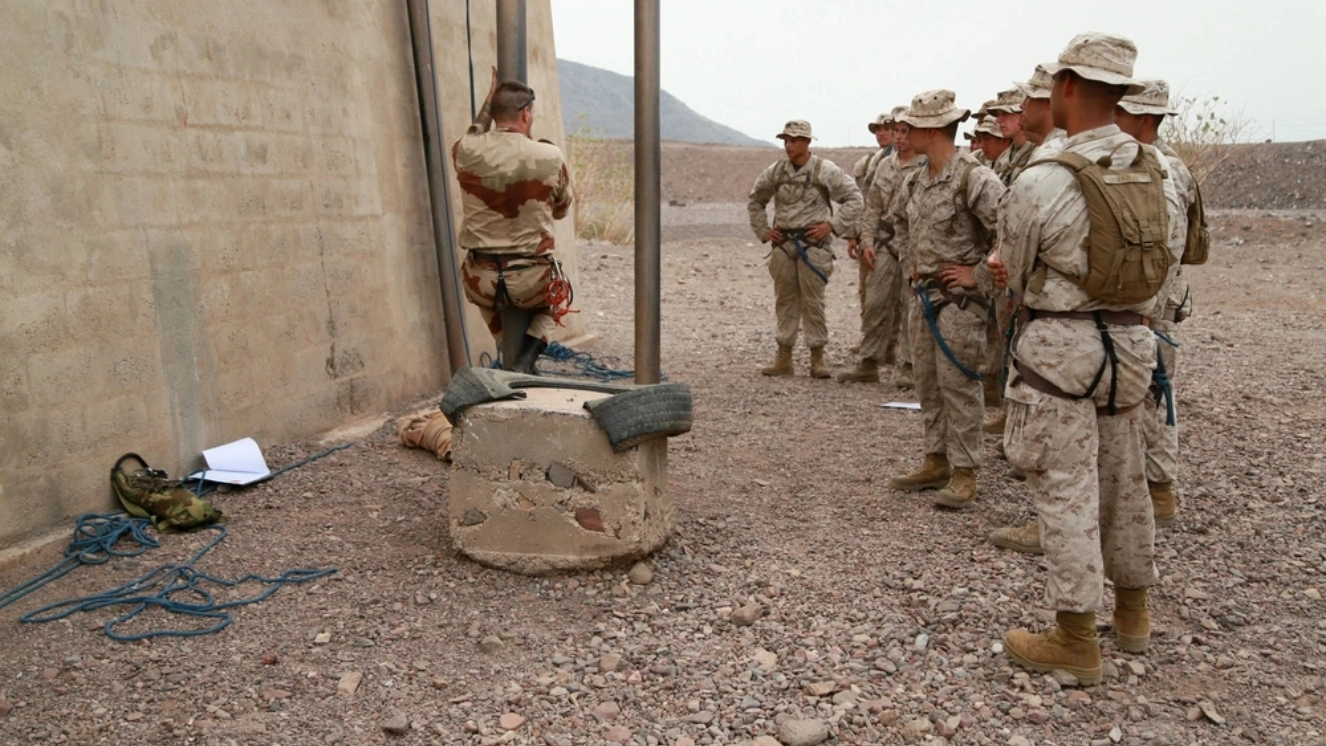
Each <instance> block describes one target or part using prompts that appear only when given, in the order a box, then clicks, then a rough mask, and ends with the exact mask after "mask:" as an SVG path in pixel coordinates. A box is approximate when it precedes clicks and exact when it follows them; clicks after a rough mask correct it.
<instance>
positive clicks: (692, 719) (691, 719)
mask: <svg viewBox="0 0 1326 746" xmlns="http://www.w3.org/2000/svg"><path fill="white" fill-rule="evenodd" d="M682 720H684V721H686V722H688V723H699V724H700V725H708V724H710V723H712V722H714V711H713V710H700V711H699V712H692V713H691V714H689V715H687V716H686V717H683V718H682Z"/></svg>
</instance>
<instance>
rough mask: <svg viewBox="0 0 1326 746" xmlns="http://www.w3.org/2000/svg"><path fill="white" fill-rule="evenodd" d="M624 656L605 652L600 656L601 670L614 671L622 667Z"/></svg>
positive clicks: (604, 671) (605, 671)
mask: <svg viewBox="0 0 1326 746" xmlns="http://www.w3.org/2000/svg"><path fill="white" fill-rule="evenodd" d="M621 665H622V657H621V656H620V655H618V654H616V653H604V654H603V657H601V658H599V670H600V671H602V672H603V673H612V672H614V671H616V670H617V669H618V668H621Z"/></svg>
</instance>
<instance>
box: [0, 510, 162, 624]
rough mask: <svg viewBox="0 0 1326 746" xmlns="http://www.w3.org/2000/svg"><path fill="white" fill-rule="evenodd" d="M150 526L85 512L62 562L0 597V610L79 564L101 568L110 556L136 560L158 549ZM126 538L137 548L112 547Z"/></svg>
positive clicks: (143, 521) (120, 515)
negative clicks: (150, 550)
mask: <svg viewBox="0 0 1326 746" xmlns="http://www.w3.org/2000/svg"><path fill="white" fill-rule="evenodd" d="M151 525H152V522H151V521H149V520H148V519H146V518H128V517H127V516H125V514H123V513H85V514H83V515H81V516H79V517H78V521H77V522H76V523H75V525H74V538H73V540H72V541H70V542H69V546H67V547H65V550H64V560H63V561H62V562H60V564H58V565H56V566H55V567H52V568H51V569H49V570H47V571H46V572H44V573H42V574H40V575H38V576H36V577H35V578H32V579H31V580H29V581H27V582H25V583H22V584H21V585H18V586H16V587H14V588H11V589H9V590H7V591H5V592H4V593H3V594H0V609H3V608H5V607H6V606H8V605H10V604H12V603H14V602H15V601H17V600H19V599H20V598H23V597H24V596H26V595H28V594H29V593H32V592H33V591H36V590H37V589H39V588H41V587H42V586H44V585H46V584H47V583H50V582H52V581H54V580H56V579H58V578H61V577H64V576H65V575H68V574H69V573H70V572H73V571H74V570H75V569H77V568H78V567H80V566H82V565H103V564H105V563H106V562H109V561H110V558H111V557H137V556H138V555H140V554H142V553H143V552H146V551H147V550H148V549H155V548H156V547H159V546H161V541H160V540H159V539H156V538H154V537H152V536H149V535H148V533H147V529H148V528H149V527H150V526H151ZM126 536H127V537H128V538H129V539H131V540H132V541H134V542H137V544H138V548H137V549H130V550H119V549H116V548H115V544H116V543H117V542H119V540H120V539H122V538H125V537H126Z"/></svg>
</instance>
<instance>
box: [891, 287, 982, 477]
mask: <svg viewBox="0 0 1326 746" xmlns="http://www.w3.org/2000/svg"><path fill="white" fill-rule="evenodd" d="M928 292H929V293H930V298H931V302H933V303H938V302H939V301H940V298H941V297H942V296H940V294H939V292H938V291H934V290H931V291H928ZM909 308H910V313H909V318H908V325H909V326H910V327H911V329H910V330H909V334H910V335H911V343H912V375H913V376H914V378H915V379H916V393H917V397H918V398H919V399H920V400H921V417H922V419H923V420H924V421H925V437H924V447H925V453H926V454H927V455H929V454H939V453H943V454H948V461H949V463H950V464H952V465H953V466H955V467H959V468H969V469H975V468H979V467H980V465H981V417H982V416H983V415H984V413H985V400H984V393H983V391H982V390H981V382H980V380H979V379H973V378H969V377H967V375H966V374H964V373H963V372H962V371H960V370H958V367H957V366H956V365H954V364H953V362H952V361H951V360H949V359H948V356H947V355H945V354H944V353H943V351H942V350H940V349H939V344H938V343H937V342H936V341H935V337H934V335H933V334H932V333H931V331H930V325H929V324H928V323H927V322H926V319H925V307H924V306H923V305H922V304H921V302H920V300H919V299H913V300H911V301H910V305H909ZM985 314H986V311H985V309H984V308H981V307H980V306H977V305H976V304H974V303H970V304H968V305H967V307H966V308H959V307H958V306H957V305H954V304H949V305H946V306H944V307H943V308H941V309H940V310H939V317H938V319H937V322H936V325H937V326H938V328H939V332H940V334H941V335H942V336H943V337H944V341H945V342H946V343H947V344H948V347H949V349H950V350H952V351H953V355H954V356H955V357H956V358H957V359H958V361H959V362H961V363H962V365H963V367H965V368H967V369H968V370H973V371H974V370H976V369H977V368H979V367H980V365H981V361H982V360H984V358H985Z"/></svg>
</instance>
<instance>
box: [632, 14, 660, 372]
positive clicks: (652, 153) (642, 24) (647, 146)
mask: <svg viewBox="0 0 1326 746" xmlns="http://www.w3.org/2000/svg"><path fill="white" fill-rule="evenodd" d="M658 8H659V0H635V382H636V383H658V382H659V378H660V373H661V367H660V363H659V343H660V339H661V334H660V331H659V305H660V300H661V297H662V296H661V291H660V288H659V284H660V283H659V280H660V275H661V272H660V269H659V240H660V214H659V210H660V208H659V197H660V187H659V170H660V158H659V118H658V113H659V38H658V37H659V32H658V19H659V12H658Z"/></svg>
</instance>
